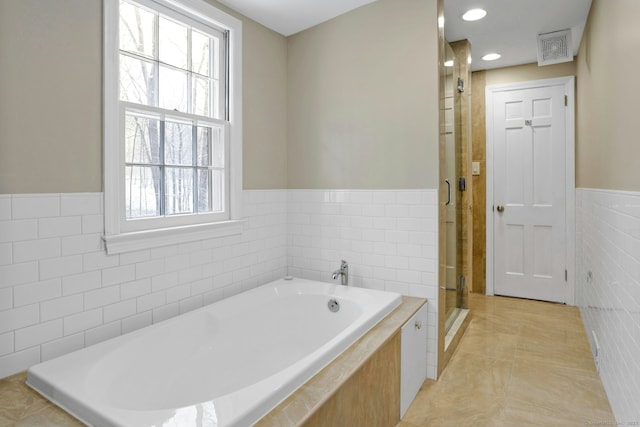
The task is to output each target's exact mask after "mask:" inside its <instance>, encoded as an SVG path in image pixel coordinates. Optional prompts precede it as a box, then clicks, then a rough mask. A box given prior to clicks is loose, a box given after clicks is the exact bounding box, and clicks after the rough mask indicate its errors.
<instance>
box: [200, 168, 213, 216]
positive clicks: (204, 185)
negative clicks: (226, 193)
mask: <svg viewBox="0 0 640 427" xmlns="http://www.w3.org/2000/svg"><path fill="white" fill-rule="evenodd" d="M211 181H212V180H211V171H210V170H209V169H198V212H210V211H211V189H212V186H211Z"/></svg>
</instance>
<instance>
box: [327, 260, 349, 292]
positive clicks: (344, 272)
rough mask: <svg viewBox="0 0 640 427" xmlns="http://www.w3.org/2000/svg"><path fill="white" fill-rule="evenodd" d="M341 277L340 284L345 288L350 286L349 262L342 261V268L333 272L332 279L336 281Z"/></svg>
mask: <svg viewBox="0 0 640 427" xmlns="http://www.w3.org/2000/svg"><path fill="white" fill-rule="evenodd" d="M338 276H340V284H341V285H343V286H349V263H347V261H345V260H342V263H341V264H340V268H339V269H338V270H336V271H334V272H333V274H332V275H331V278H332V279H333V280H336V279H337V278H338Z"/></svg>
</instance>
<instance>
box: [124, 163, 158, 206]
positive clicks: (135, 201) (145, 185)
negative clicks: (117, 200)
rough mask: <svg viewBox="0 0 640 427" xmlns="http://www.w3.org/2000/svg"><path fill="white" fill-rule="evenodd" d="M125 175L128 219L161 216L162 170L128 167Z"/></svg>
mask: <svg viewBox="0 0 640 427" xmlns="http://www.w3.org/2000/svg"><path fill="white" fill-rule="evenodd" d="M125 175H126V176H125V187H126V189H125V199H126V200H125V209H126V216H127V218H140V217H148V216H158V215H160V168H159V167H145V166H126V167H125Z"/></svg>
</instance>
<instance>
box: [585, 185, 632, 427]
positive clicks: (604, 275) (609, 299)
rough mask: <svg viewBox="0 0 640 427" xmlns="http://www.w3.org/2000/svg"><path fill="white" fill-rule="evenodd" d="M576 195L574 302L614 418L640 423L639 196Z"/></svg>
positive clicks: (603, 192)
mask: <svg viewBox="0 0 640 427" xmlns="http://www.w3.org/2000/svg"><path fill="white" fill-rule="evenodd" d="M576 196H577V197H576V204H577V209H576V220H577V221H576V226H577V229H576V240H577V244H576V249H577V251H576V258H577V260H576V261H577V263H576V264H577V274H576V289H577V304H578V306H579V307H580V312H581V313H582V317H583V319H584V323H585V328H586V330H587V334H588V336H589V339H590V341H591V348H592V351H593V354H594V359H595V360H596V364H597V366H598V368H599V371H600V377H601V378H602V382H603V384H604V387H605V389H606V391H607V395H608V397H609V401H610V402H611V407H612V409H613V412H614V414H615V417H616V420H617V421H618V422H619V423H622V424H625V423H631V422H640V407H639V406H638V396H639V395H640V358H638V355H639V354H640V193H631V192H624V191H608V190H593V189H584V188H581V189H578V190H577V192H576ZM594 333H595V336H596V337H597V338H596V339H594V335H593V334H594ZM596 340H597V343H598V346H599V349H598V352H597V354H596Z"/></svg>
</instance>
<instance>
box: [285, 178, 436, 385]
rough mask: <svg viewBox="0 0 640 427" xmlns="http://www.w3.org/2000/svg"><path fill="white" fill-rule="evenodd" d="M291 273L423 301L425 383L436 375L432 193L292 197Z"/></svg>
mask: <svg viewBox="0 0 640 427" xmlns="http://www.w3.org/2000/svg"><path fill="white" fill-rule="evenodd" d="M287 205H288V209H287V212H288V220H287V223H288V228H287V230H288V245H287V246H288V263H287V264H288V267H289V274H291V275H293V276H297V277H302V278H306V279H313V280H319V281H323V282H332V280H331V273H332V272H333V271H334V270H336V269H337V268H338V267H339V266H340V260H341V259H344V260H346V261H348V262H349V283H350V284H352V285H355V286H360V287H365V288H371V289H381V290H387V291H394V292H399V293H401V294H403V295H407V296H413V297H421V298H427V299H428V313H429V317H428V325H427V336H428V341H427V376H428V377H429V378H436V375H437V368H436V367H437V365H438V364H437V339H438V325H437V321H438V303H437V301H438V285H437V271H438V270H437V267H438V253H437V252H438V245H437V242H438V237H437V230H438V214H437V212H438V209H437V206H438V194H437V190H289V193H288V203H287Z"/></svg>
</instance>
